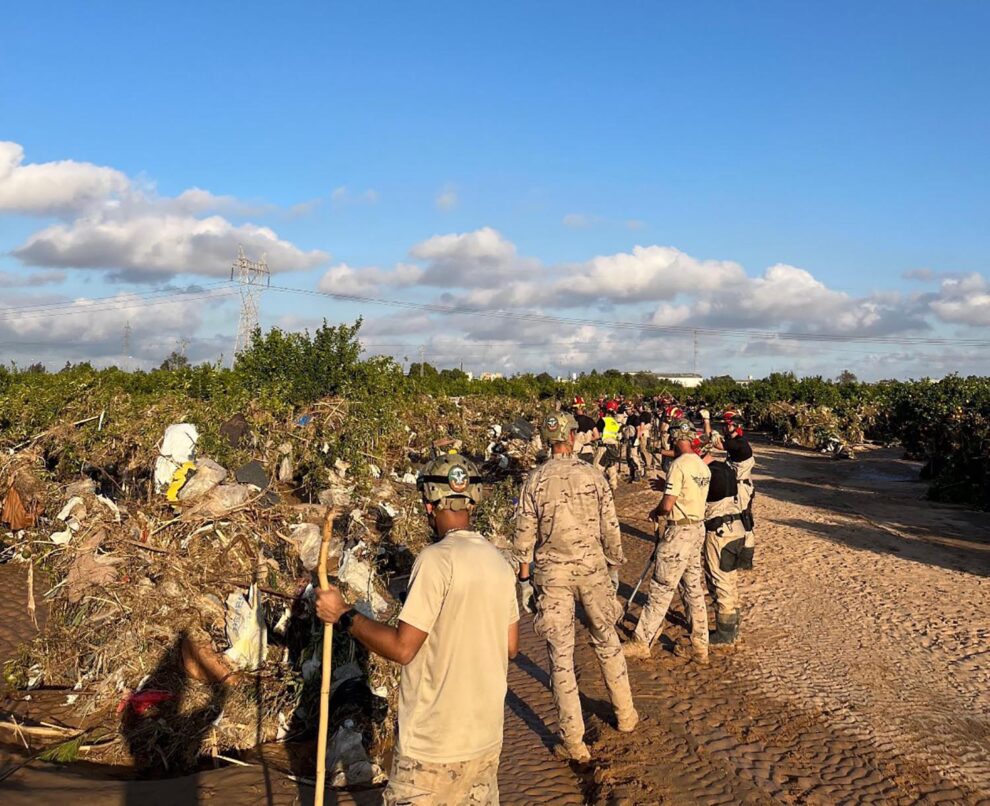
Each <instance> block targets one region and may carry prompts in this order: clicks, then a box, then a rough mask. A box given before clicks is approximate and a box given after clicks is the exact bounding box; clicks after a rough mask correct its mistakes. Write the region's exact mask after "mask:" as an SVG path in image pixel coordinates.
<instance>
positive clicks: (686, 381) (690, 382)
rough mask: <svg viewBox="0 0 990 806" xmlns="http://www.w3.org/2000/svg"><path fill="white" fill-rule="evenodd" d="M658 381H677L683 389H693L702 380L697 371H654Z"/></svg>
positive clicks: (699, 384)
mask: <svg viewBox="0 0 990 806" xmlns="http://www.w3.org/2000/svg"><path fill="white" fill-rule="evenodd" d="M653 374H654V375H656V376H657V380H659V381H667V382H668V383H679V384H680V385H681V386H683V387H684V388H685V389H695V388H696V387H698V386H701V382H702V381H703V380H704V378H702V377H701V376H700V375H699V374H698V373H697V372H654V373H653Z"/></svg>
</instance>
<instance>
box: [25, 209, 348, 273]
mask: <svg viewBox="0 0 990 806" xmlns="http://www.w3.org/2000/svg"><path fill="white" fill-rule="evenodd" d="M238 245H243V246H244V249H245V251H246V252H247V253H248V254H250V255H255V256H258V257H260V256H261V255H262V254H267V260H268V265H269V267H270V268H271V270H272V271H273V272H284V271H293V270H301V269H311V268H314V267H315V266H318V265H320V264H321V263H324V262H326V261H327V260H328V259H329V255H327V254H326V253H325V252H321V251H319V250H313V251H308V252H307V251H303V250H301V249H299V248H298V247H296V246H295V245H293V244H291V243H289V242H288V241H284V240H282V239H280V238H279V237H278V235H276V233H275V232H273V231H272V230H271V229H269V228H267V227H259V226H256V225H254V224H241V225H239V226H235V225H234V224H231V223H230V222H229V221H227V220H226V219H225V218H222V217H220V216H210V217H209V218H195V217H193V216H190V215H172V214H167V215H162V214H157V213H144V214H139V215H133V216H132V215H130V213H129V212H127V211H124V212H118V211H114V210H109V211H105V212H102V213H99V214H94V215H90V216H86V217H82V218H78V219H76V220H75V221H73V222H72V223H70V224H54V225H52V226H49V227H46V228H45V229H42V230H41V231H39V232H36V233H34V234H33V235H31V236H30V237H29V238H28V239H27V241H26V242H25V243H24V244H22V245H21V246H19V247H17V248H16V249H15V250H14V251H13V253H12V254H13V255H14V257H16V258H18V259H19V260H21V261H22V262H23V263H25V264H26V265H29V266H47V267H59V268H77V269H98V270H106V271H109V272H111V273H112V274H113V275H114V276H116V277H120V278H126V279H128V280H130V281H150V280H161V279H164V278H168V277H171V276H173V275H176V274H198V275H206V276H211V277H223V276H226V275H227V274H228V273H229V271H230V264H231V262H232V260H233V258H234V256H235V255H236V254H237V247H238Z"/></svg>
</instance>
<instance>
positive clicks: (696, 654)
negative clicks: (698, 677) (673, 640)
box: [674, 641, 708, 666]
mask: <svg viewBox="0 0 990 806" xmlns="http://www.w3.org/2000/svg"><path fill="white" fill-rule="evenodd" d="M674 654H675V655H677V657H679V658H690V659H691V660H693V661H694V662H695V663H699V664H701V665H702V666H707V665H708V644H702V643H700V642H695V641H691V642H678V643H677V644H675V645H674Z"/></svg>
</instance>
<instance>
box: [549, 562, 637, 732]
mask: <svg viewBox="0 0 990 806" xmlns="http://www.w3.org/2000/svg"><path fill="white" fill-rule="evenodd" d="M575 602H580V603H581V606H582V608H583V610H584V624H585V626H586V627H587V628H588V632H589V633H590V634H591V646H592V648H593V649H594V650H595V654H596V655H597V656H598V663H599V665H600V666H601V669H602V676H603V677H604V678H605V685H606V687H607V688H608V694H609V699H611V700H612V706H613V707H614V708H615V712H616V714H617V715H620V716H625V715H627V714H629V713H630V712H631V711H632V710H633V700H632V692H631V691H630V690H629V673H628V671H627V670H626V659H625V656H624V655H623V654H622V645H621V644H620V643H619V636H618V634H617V633H616V631H615V620H616V617H617V616H618V613H617V612H616V598H615V588H614V587H613V586H612V581H611V580H610V579H609V578H608V576H607V575H606V574H605V573H604V572H602V573H600V574H596V575H594V576H591V577H584V578H583V579H582V580H581V581H576V582H574V583H572V584H569V585H552V586H542V585H541V586H539V587H538V588H537V592H536V617H535V618H534V620H533V628H534V629H535V630H536V634H537V635H539V636H540V637H541V638H543V639H545V640H546V642H547V654H548V655H549V658H550V688H551V691H552V692H553V700H554V703H555V704H556V706H557V721H558V722H559V723H560V733H561V737H562V738H563V740H564V742H566V743H568V744H576V743H578V742H582V741H584V717H583V716H582V714H581V696H580V694H579V693H578V684H577V677H576V676H575V674H574V603H575Z"/></svg>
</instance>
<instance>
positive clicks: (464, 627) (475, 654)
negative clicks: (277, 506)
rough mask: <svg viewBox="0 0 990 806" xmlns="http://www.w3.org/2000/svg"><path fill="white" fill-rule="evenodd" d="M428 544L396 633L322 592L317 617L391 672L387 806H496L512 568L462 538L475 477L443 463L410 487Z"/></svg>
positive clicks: (512, 620) (512, 635)
mask: <svg viewBox="0 0 990 806" xmlns="http://www.w3.org/2000/svg"><path fill="white" fill-rule="evenodd" d="M419 487H420V490H421V492H422V494H423V504H424V506H425V508H426V513H427V517H428V518H429V520H430V524H431V526H432V527H433V530H434V534H435V541H436V542H434V544H433V545H431V546H427V547H426V548H425V549H423V551H422V552H421V553H420V555H419V557H417V559H416V563H415V565H414V566H413V570H412V576H411V578H410V580H409V592H408V596H407V598H406V601H405V604H404V606H403V608H402V611H401V612H400V613H399V622H398V626H396V627H393V626H391V625H388V624H382V623H381V622H378V621H375V620H374V619H370V618H367V617H365V616H363V615H360V614H359V613H358V612H357V611H356V610H354V609H353V608H350V606H349V605H348V604H347V603H346V602H345V601H344V599H343V597H342V596H341V594H340V591H339V590H338V589H337V588H335V587H332V586H331V587H330V588H329V589H328V590H325V591H318V592H317V594H316V613H317V615H318V616H319V617H320V619H322V620H323V621H324V622H327V623H330V624H338V625H339V626H340V627H341V628H343V629H344V630H345V631H347V632H348V633H350V635H351V636H352V637H353V638H354V639H356V640H357V641H360V642H361V643H362V644H363V645H364V646H365V647H367V648H368V649H369V650H370V651H371V652H374V653H376V654H378V655H381V656H382V657H385V658H388V659H389V660H392V661H395V662H396V663H399V664H401V665H402V676H401V681H400V684H399V714H398V716H399V734H398V736H399V738H398V745H397V747H396V752H395V757H394V760H393V763H392V772H391V776H390V778H389V783H388V787H387V788H386V790H385V793H384V802H385V803H386V804H403V803H416V804H432V805H433V806H443V805H444V804H463V803H470V804H472V805H473V804H478V805H479V806H492V805H495V804H498V762H499V755H500V754H501V751H502V722H503V714H504V708H505V694H506V675H507V672H508V664H509V659H510V658H512V657H515V655H516V652H517V651H518V646H519V623H518V622H519V609H518V606H517V603H516V586H515V579H514V575H513V572H512V569H511V568H510V567H509V565H508V563H506V561H505V560H504V559H503V557H502V555H501V554H500V553H499V552H498V550H497V549H496V548H495V547H494V546H493V545H492V544H491V543H490V542H489V541H488V540H486V539H485V538H484V537H482V536H481V535H480V534H478V533H477V532H475V531H473V530H471V528H470V525H471V510H472V509H473V508H474V506H475V504H477V503H478V501H480V500H481V479H480V477H479V475H478V470H477V468H476V467H475V466H474V464H472V463H471V462H470V461H469V460H467V459H465V458H464V457H463V456H460V455H458V454H447V455H444V456H441V457H439V458H437V459H435V460H434V461H433V462H431V463H430V464H429V465H427V467H426V468H424V470H423V472H422V474H421V475H420V478H419Z"/></svg>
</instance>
